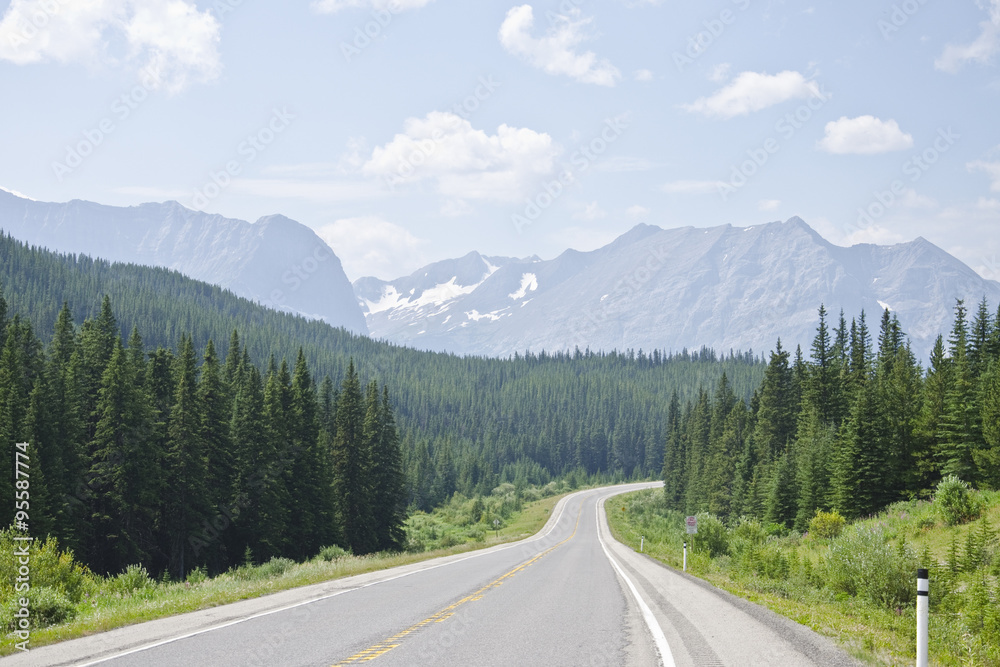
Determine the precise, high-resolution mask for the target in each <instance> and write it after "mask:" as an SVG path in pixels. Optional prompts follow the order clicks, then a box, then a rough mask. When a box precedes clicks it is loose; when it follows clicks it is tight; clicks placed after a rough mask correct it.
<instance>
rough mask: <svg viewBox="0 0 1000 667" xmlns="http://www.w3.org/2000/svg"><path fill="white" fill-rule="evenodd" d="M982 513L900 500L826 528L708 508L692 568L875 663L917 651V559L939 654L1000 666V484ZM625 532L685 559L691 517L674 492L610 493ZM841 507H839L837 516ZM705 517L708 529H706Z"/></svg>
mask: <svg viewBox="0 0 1000 667" xmlns="http://www.w3.org/2000/svg"><path fill="white" fill-rule="evenodd" d="M976 500H977V501H978V502H979V503H980V506H981V509H982V511H981V513H980V516H979V518H978V519H976V520H971V521H968V522H966V523H964V524H958V525H949V522H948V521H946V520H945V518H944V517H943V514H942V512H941V508H940V507H936V503H930V502H926V501H912V502H904V503H897V504H895V505H892V506H891V507H889V508H888V509H887V510H886V511H885V512H883V513H881V514H879V515H877V516H875V517H872V518H869V519H866V520H863V521H858V522H856V523H854V524H852V525H850V526H847V527H845V528H843V530H842V532H839V531H835V532H839V534H832V535H830V536H829V537H819V536H818V534H817V533H818V532H819V531H816V530H814V531H813V533H814V534H812V535H809V534H807V535H801V534H798V533H795V532H789V531H787V530H785V529H784V528H783V527H780V526H774V525H771V526H766V525H762V524H761V523H760V522H758V521H755V520H753V519H747V518H742V519H740V520H738V521H734V522H731V524H730V525H728V526H726V525H723V524H722V523H721V522H720V521H719V520H718V519H716V518H715V517H712V516H710V515H704V514H702V515H699V535H698V536H693V537H692V538H690V541H689V552H688V571H689V572H690V573H691V574H694V575H695V576H698V577H701V578H702V579H704V580H706V581H708V582H710V583H712V584H713V585H715V586H718V587H719V588H722V589H725V590H727V591H729V592H731V593H733V594H735V595H738V596H740V597H743V598H746V599H748V600H750V601H752V602H755V603H757V604H761V605H763V606H765V607H768V608H770V609H771V610H773V611H775V612H777V613H779V614H781V615H783V616H786V617H788V618H790V619H792V620H794V621H796V622H798V623H801V624H803V625H806V626H808V627H810V628H812V629H813V630H815V631H816V632H818V633H820V634H822V635H825V636H827V637H830V638H832V639H834V640H835V641H837V642H838V643H839V644H840V645H841V646H842V647H843V648H844V649H845V650H846V651H848V652H849V653H850V654H852V655H853V656H855V657H856V658H858V659H860V660H862V661H863V662H865V663H867V664H871V665H912V664H913V661H914V659H915V634H916V614H915V604H914V600H915V588H916V581H915V569H916V568H917V567H918V566H920V567H929V569H930V570H931V618H930V636H931V643H930V657H931V663H932V664H935V665H946V666H951V665H956V666H957V665H967V664H970V665H972V664H974V665H1000V582H998V577H1000V549H998V545H997V533H998V528H1000V493H996V492H993V493H978V492H977V493H976ZM606 507H607V514H608V520H609V523H610V525H611V531H612V533H613V534H614V536H615V538H616V539H618V540H619V541H621V542H622V543H624V544H627V545H629V546H630V547H632V548H633V549H636V550H638V549H639V545H640V540H641V539H642V538H643V537H644V538H645V549H644V550H645V552H646V553H647V554H649V555H650V556H652V557H654V558H656V559H658V560H660V561H661V562H663V563H664V564H666V565H668V566H670V567H673V568H676V569H681V566H682V560H683V546H682V544H683V541H684V539H685V538H686V534H685V530H684V522H683V516H682V515H681V514H680V513H679V512H675V511H672V510H668V509H666V505H665V503H664V502H663V496H662V492H661V491H658V490H651V491H640V492H636V493H630V494H625V495H622V496H617V497H615V498H613V499H610V500H609V501H608V502H607V505H606ZM827 516H829V515H827ZM703 527H704V529H703Z"/></svg>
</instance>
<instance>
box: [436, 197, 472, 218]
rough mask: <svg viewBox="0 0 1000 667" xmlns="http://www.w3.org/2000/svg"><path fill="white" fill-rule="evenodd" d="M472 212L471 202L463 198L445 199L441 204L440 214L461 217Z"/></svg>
mask: <svg viewBox="0 0 1000 667" xmlns="http://www.w3.org/2000/svg"><path fill="white" fill-rule="evenodd" d="M474 212H475V209H474V208H472V204H470V203H469V202H467V201H465V200H464V199H447V200H445V202H444V203H443V204H441V215H443V216H446V217H449V218H461V217H464V216H466V215H472V214H473V213H474Z"/></svg>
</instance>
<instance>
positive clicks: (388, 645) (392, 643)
mask: <svg viewBox="0 0 1000 667" xmlns="http://www.w3.org/2000/svg"><path fill="white" fill-rule="evenodd" d="M582 515H583V503H582V502H581V503H580V511H579V513H577V515H576V526H574V527H573V534H572V535H570V536H569V537H567V538H566V539H565V540H563V541H562V542H559V543H558V544H555V545H553V546H551V547H549V548H548V549H546V550H545V551H543V552H541V553H539V554H538V555H536V556H535V557H534V558H531V559H529V560H526V561H525V562H523V563H521V564H520V565H518V566H517V567H515V568H514V569H512V570H510V571H509V572H506V573H504V574H502V575H500V576H499V577H497V578H496V579H494V580H493V581H491V582H490V583H488V584H486V585H485V586H483V587H482V588H480V589H479V590H477V591H476V592H475V593H472V594H470V595H466V596H465V597H464V598H462V599H461V600H459V601H458V602H455V603H454V604H450V605H448V606H447V607H445V608H444V609H442V610H441V611H439V612H438V613H436V614H434V615H433V616H428V617H427V618H425V619H424V620H422V621H420V622H419V623H416V624H414V625H411V626H410V627H408V628H407V629H405V630H403V631H402V632H397V633H396V634H394V635H393V636H391V637H389V638H388V639H385V640H383V641H380V642H378V643H377V644H372V645H371V646H369V647H368V648H366V649H365V650H364V651H359V652H358V653H355V654H354V655H352V656H351V657H349V658H345V659H344V660H341V661H340V662H338V663H334V665H333V667H341V666H342V665H356V664H358V663H362V662H368V661H370V660H374V659H375V658H378V657H379V656H382V655H385V654H386V653H388V652H389V651H391V650H392V649H394V648H396V647H397V646H399V645H400V643H401V642H402V640H403V639H405V638H406V637H408V636H410V635H412V634H413V633H415V632H417V631H418V630H420V629H421V628H424V627H426V626H428V625H430V624H431V623H442V622H444V621H446V620H448V619H449V618H451V617H452V616H454V615H455V610H456V609H458V608H459V607H461V606H462V605H463V604H465V603H466V602H475V601H476V600H482V599H483V596H484V595H486V593H487V592H489V591H490V590H491V589H494V588H497V587H499V586H500V585H502V584H503V583H504V581H506V580H507V579H509V578H510V577H513V576H514V575H515V574H517V573H518V572H520V571H522V570H524V569H525V568H526V567H528V566H530V565H531V564H533V563H535V562H536V561H538V560H539V559H540V558H541V557H542V556H545V555H546V554H549V553H551V552H553V551H555V550H556V549H558V548H559V547H561V546H562V545H564V544H566V543H567V542H569V541H570V540H572V539H573V538H574V537H576V531H577V529H578V528H579V527H580V517H581V516H582Z"/></svg>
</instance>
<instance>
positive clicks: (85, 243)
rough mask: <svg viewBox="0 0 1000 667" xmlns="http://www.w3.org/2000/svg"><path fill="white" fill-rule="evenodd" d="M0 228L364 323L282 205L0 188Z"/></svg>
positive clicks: (334, 319)
mask: <svg viewBox="0 0 1000 667" xmlns="http://www.w3.org/2000/svg"><path fill="white" fill-rule="evenodd" d="M0 229H3V230H4V231H6V232H7V233H8V234H10V235H12V236H13V237H15V238H17V239H21V240H23V241H26V242H28V243H31V244H34V245H38V246H42V247H45V248H49V249H51V250H55V251H60V252H71V253H78V254H88V255H92V256H95V257H101V258H104V259H108V260H112V261H120V262H132V263H136V264H144V265H148V266H162V267H166V268H170V269H175V270H177V271H180V272H181V273H184V274H185V275H188V276H190V277H192V278H196V279H198V280H203V281H205V282H208V283H212V284H215V285H219V286H221V287H225V288H227V289H230V290H232V291H233V292H234V293H235V294H237V295H239V296H243V297H246V298H248V299H253V300H255V301H258V302H260V303H263V304H265V305H267V306H270V307H273V308H277V309H280V310H285V311H288V312H292V313H297V314H301V315H304V316H307V317H311V318H315V319H322V320H325V321H327V322H328V323H330V324H333V325H334V326H343V327H345V328H347V329H348V330H350V331H353V332H357V333H367V331H368V329H367V325H366V324H365V321H364V316H363V314H362V313H361V311H360V309H359V308H358V306H357V303H356V301H355V298H354V294H353V289H352V287H351V284H350V281H348V279H347V276H346V275H345V274H344V270H343V267H342V266H341V263H340V260H339V259H338V258H337V257H336V255H334V253H333V251H332V250H330V248H329V246H327V245H326V243H324V242H323V240H322V239H320V238H319V237H318V236H317V235H316V234H315V232H313V231H312V230H311V229H309V228H308V227H306V226H304V225H301V224H299V223H297V222H295V221H293V220H290V219H288V218H285V217H283V216H280V215H272V216H267V217H264V218H261V219H260V220H258V221H257V222H256V223H255V224H252V225H251V224H250V223H248V222H244V221H242V220H232V219H228V218H224V217H222V216H218V215H209V214H206V213H200V212H198V211H192V210H190V209H187V208H184V207H183V206H181V205H180V204H178V203H177V202H167V203H163V204H143V205H141V206H132V207H127V208H120V207H113V206H103V205H100V204H95V203H91V202H85V201H79V200H74V201H71V202H67V203H65V204H55V203H46V202H36V201H32V200H29V199H24V198H21V197H17V196H15V195H13V194H11V193H9V192H6V191H2V190H0Z"/></svg>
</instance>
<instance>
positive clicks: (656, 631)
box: [596, 498, 675, 667]
mask: <svg viewBox="0 0 1000 667" xmlns="http://www.w3.org/2000/svg"><path fill="white" fill-rule="evenodd" d="M605 500H607V498H601V499H600V501H599V502H598V504H597V516H596V519H597V541H598V542H600V543H601V548H602V549H604V555H605V556H607V557H608V561H610V562H611V566H612V567H614V568H615V571H616V572H618V574H619V575H620V576H621V578H622V579H624V580H625V583H626V584H628V588H629V590H630V591H631V592H632V597H633V598H635V601H636V604H638V605H639V610H640V611H641V612H642V618H643V620H644V621H645V622H646V627H648V628H649V632H650V633H651V634H652V635H653V642H654V643H655V644H656V650H657V651H658V652H659V654H660V662H661V664H663V665H664V667H675V664H674V655H673V653H671V652H670V644H668V643H667V636H666V635H665V634H663V628H661V627H660V624H659V623H657V622H656V617H655V616H653V611H652V610H651V609H650V608H649V605H647V604H646V601H645V600H643V599H642V596H641V595H639V591H638V590H637V589H636V587H635V584H633V583H632V580H631V579H629V578H628V575H627V574H625V570H623V569H622V567H621V566H620V565H618V563H617V562H615V559H614V558H612V556H611V552H610V551H608V547H607V545H606V544H605V543H604V538H603V537H601V512H602V511H603V510H604V501H605Z"/></svg>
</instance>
